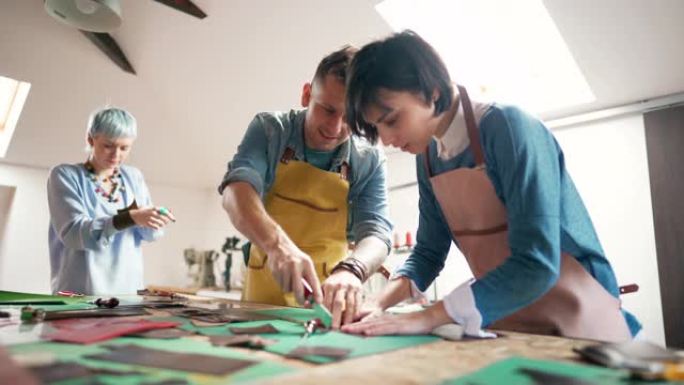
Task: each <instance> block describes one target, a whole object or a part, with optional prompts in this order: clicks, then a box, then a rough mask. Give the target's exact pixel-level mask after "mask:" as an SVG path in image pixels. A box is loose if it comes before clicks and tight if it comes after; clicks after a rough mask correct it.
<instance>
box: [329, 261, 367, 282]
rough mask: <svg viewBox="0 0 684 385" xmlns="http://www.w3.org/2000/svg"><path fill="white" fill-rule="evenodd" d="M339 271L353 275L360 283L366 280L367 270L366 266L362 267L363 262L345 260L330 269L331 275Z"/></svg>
mask: <svg viewBox="0 0 684 385" xmlns="http://www.w3.org/2000/svg"><path fill="white" fill-rule="evenodd" d="M339 270H346V271H348V272H350V273H352V274H354V276H356V278H358V279H359V281H361V282H366V279H367V278H368V268H366V265H364V263H363V262H361V261H359V260H358V259H356V258H347V259H345V260H343V261H341V262H340V263H338V264H337V265H336V266H335V267H334V268H333V269H332V271H331V273H335V272H336V271H339Z"/></svg>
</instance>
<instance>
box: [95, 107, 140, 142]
mask: <svg viewBox="0 0 684 385" xmlns="http://www.w3.org/2000/svg"><path fill="white" fill-rule="evenodd" d="M97 135H104V136H105V137H106V138H109V139H118V138H135V137H136V136H138V123H137V122H136V120H135V118H134V117H133V115H131V114H130V113H129V112H128V111H125V110H122V109H120V108H103V109H100V110H97V111H95V112H93V113H92V114H91V115H90V118H89V119H88V130H87V136H89V137H93V138H94V137H95V136H97Z"/></svg>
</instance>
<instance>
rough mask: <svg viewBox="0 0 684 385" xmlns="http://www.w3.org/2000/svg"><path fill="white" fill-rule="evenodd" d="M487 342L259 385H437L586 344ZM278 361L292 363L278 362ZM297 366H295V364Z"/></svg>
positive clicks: (437, 346) (362, 361) (324, 368)
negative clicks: (508, 362) (509, 361)
mask: <svg viewBox="0 0 684 385" xmlns="http://www.w3.org/2000/svg"><path fill="white" fill-rule="evenodd" d="M504 334H505V336H504V337H501V338H498V339H493V340H465V341H439V342H435V343H431V344H426V345H420V346H416V347H411V348H407V349H402V350H397V351H393V352H388V353H384V354H378V355H373V356H366V357H359V358H353V359H348V360H344V361H341V362H339V363H333V364H326V365H315V364H308V363H307V364H304V366H306V367H307V368H306V369H304V370H301V371H299V372H294V373H292V374H285V375H281V376H278V377H274V378H270V379H268V380H266V381H262V382H258V383H259V384H283V383H287V384H321V383H326V384H327V383H332V384H345V385H348V384H363V383H367V384H439V383H441V382H442V381H444V380H447V379H451V378H455V377H459V376H462V375H465V374H467V373H470V372H473V371H475V370H478V369H480V368H483V367H485V366H487V365H489V364H491V363H494V362H495V361H498V360H501V359H505V358H508V357H511V356H523V357H529V358H537V359H553V360H561V361H576V359H577V356H576V355H575V354H574V353H573V352H572V348H573V347H582V346H585V345H588V344H591V343H592V342H589V341H582V340H572V339H567V338H558V337H548V336H538V335H531V334H520V333H510V332H506V333H504ZM274 359H275V360H283V361H286V362H288V363H292V360H287V359H284V358H282V357H277V358H275V357H274ZM300 363H301V361H300Z"/></svg>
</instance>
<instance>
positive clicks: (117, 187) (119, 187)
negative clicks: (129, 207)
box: [83, 161, 126, 203]
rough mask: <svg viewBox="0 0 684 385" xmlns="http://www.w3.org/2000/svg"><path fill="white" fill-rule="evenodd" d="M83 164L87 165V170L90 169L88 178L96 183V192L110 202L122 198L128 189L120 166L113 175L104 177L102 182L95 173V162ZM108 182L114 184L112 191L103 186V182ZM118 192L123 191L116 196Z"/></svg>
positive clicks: (115, 201)
mask: <svg viewBox="0 0 684 385" xmlns="http://www.w3.org/2000/svg"><path fill="white" fill-rule="evenodd" d="M83 166H84V167H85V169H86V171H88V178H89V179H90V180H91V181H92V182H93V184H94V185H95V192H96V193H98V194H100V195H101V196H102V197H103V198H105V199H106V200H107V201H108V202H109V203H117V202H119V198H121V196H122V194H123V192H124V191H126V188H125V187H124V185H123V177H122V176H121V171H119V169H118V168H115V169H114V172H113V173H112V175H110V176H106V177H104V178H102V182H100V180H99V179H98V177H97V174H96V173H95V167H93V164H92V163H90V161H87V162H85V163H84V164H83ZM107 182H109V183H111V184H112V188H111V190H110V191H106V189H105V188H104V187H103V186H102V183H107ZM117 192H121V193H120V194H119V196H116V195H117V194H116V193H117Z"/></svg>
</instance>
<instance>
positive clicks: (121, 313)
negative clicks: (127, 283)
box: [21, 306, 148, 322]
mask: <svg viewBox="0 0 684 385" xmlns="http://www.w3.org/2000/svg"><path fill="white" fill-rule="evenodd" d="M147 314H148V313H147V312H146V311H145V309H143V308H138V307H135V308H117V309H112V308H106V307H105V308H96V309H85V310H61V311H45V309H40V308H33V307H31V306H24V307H23V308H21V320H22V322H42V321H55V320H60V319H68V318H93V317H128V316H138V315H147Z"/></svg>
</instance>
